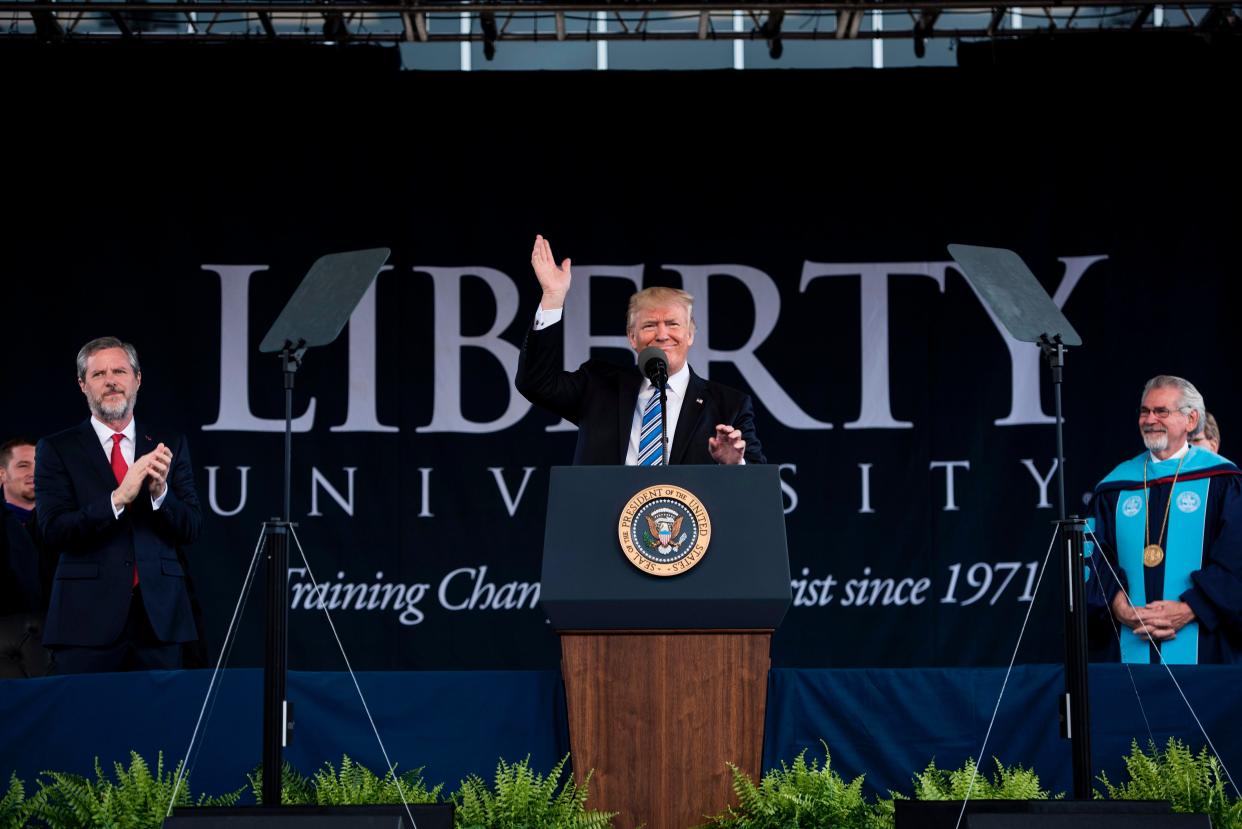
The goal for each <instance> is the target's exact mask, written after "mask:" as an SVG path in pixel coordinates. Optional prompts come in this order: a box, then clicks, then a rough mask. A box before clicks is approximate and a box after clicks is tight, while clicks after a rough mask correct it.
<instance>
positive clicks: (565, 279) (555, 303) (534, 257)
mask: <svg viewBox="0 0 1242 829" xmlns="http://www.w3.org/2000/svg"><path fill="white" fill-rule="evenodd" d="M569 265H570V262H569V260H568V259H566V260H565V261H564V262H562V263H561V265H560V267H557V264H556V259H555V258H554V257H553V256H552V246H551V245H549V244H548V240H547V239H545V238H543V237H542V236H536V237H535V247H534V249H533V250H531V252H530V266H531V267H532V268H534V269H535V277H536V278H537V279H538V280H539V285H540V287H542V288H543V299H542V300H541V301H540V303H539V307H541V308H544V309H546V310H552V309H555V308H563V307H564V306H565V295H566V294H568V293H569V283H570V282H571V281H573V274H571V273H570V270H569Z"/></svg>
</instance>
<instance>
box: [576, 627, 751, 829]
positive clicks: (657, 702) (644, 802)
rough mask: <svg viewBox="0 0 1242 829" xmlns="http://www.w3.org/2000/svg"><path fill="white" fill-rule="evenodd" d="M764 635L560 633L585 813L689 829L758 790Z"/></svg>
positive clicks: (626, 825)
mask: <svg viewBox="0 0 1242 829" xmlns="http://www.w3.org/2000/svg"><path fill="white" fill-rule="evenodd" d="M771 638H772V632H771V631H768V630H763V631H737V630H727V631H708V630H687V631H671V630H661V631H584V632H562V633H561V660H562V663H561V667H562V672H563V675H564V678H565V694H566V701H567V704H568V709H569V739H570V747H571V750H572V752H573V766H574V769H575V772H576V775H577V777H578V780H579V782H581V780H582V777H583V776H584V775H585V773H586V772H587V770H591V769H593V770H594V774H593V776H592V778H591V792H590V800H589V801H588V804H587V805H588V807H589V808H592V809H603V810H607V811H615V812H620V813H621V814H620V815H618V817H617V820H616V823H615V825H616V826H617V827H619V829H631V827H634V826H637V825H639V824H641V825H643V826H645V827H646V829H689V827H691V826H696V825H698V824H700V823H703V819H704V816H705V815H711V814H716V813H718V812H720V811H722V810H723V809H724V808H725V806H726V805H727V804H729V803H732V802H734V797H733V788H732V775H731V773H730V771H729V768H728V766H727V765H726V763H733V764H735V765H737V766H738V767H739V768H741V769H743V770H744V771H746V773H748V774H749V775H751V777H752V778H753V779H757V778H758V774H759V766H760V763H761V761H762V752H763V717H764V705H765V702H766V698H767V676H768V667H769V663H770V660H769V653H770V643H771Z"/></svg>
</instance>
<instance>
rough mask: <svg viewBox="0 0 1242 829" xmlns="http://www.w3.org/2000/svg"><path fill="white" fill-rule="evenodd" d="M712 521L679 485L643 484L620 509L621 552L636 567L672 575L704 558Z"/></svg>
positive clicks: (704, 509) (709, 538)
mask: <svg viewBox="0 0 1242 829" xmlns="http://www.w3.org/2000/svg"><path fill="white" fill-rule="evenodd" d="M711 537H712V524H711V519H710V518H709V517H708V515H707V509H706V508H705V507H704V506H703V503H702V502H701V501H699V499H698V498H696V497H695V496H694V493H692V492H689V491H688V490H685V489H682V488H681V487H677V486H672V485H666V484H661V485H659V486H649V487H644V488H643V489H642V490H640V491H639V492H637V493H635V494H634V497H633V498H631V499H630V500H629V502H627V503H626V505H625V508H624V509H622V510H621V519H620V521H618V522H617V538H618V539H619V540H620V542H621V552H623V553H624V554H625V557H626V558H627V559H628V560H629V562H630V564H633V565H634V566H635V567H637V568H638V569H639V570H642V571H643V572H644V573H650V574H651V575H653V576H675V575H677V574H678V573H684V572H686V571H687V570H689V569H690V568H691V567H693V566H695V565H696V564H698V563H699V562H700V561H702V560H703V555H704V554H705V553H706V552H707V544H708V542H710V541H711Z"/></svg>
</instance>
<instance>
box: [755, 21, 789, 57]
mask: <svg viewBox="0 0 1242 829" xmlns="http://www.w3.org/2000/svg"><path fill="white" fill-rule="evenodd" d="M784 22H785V12H784V11H783V10H781V9H773V10H772V11H770V12H768V18H767V20H764V21H763V25H762V26H760V27H759V34H760V35H762V36H763V39H764V40H766V41H767V42H768V56H769V57H771V58H772V60H778V59H779V58H780V56H781V55H783V54H784V53H785V45H784V44H783V43H781V24H782V23H784Z"/></svg>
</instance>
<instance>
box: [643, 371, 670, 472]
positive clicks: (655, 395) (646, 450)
mask: <svg viewBox="0 0 1242 829" xmlns="http://www.w3.org/2000/svg"><path fill="white" fill-rule="evenodd" d="M660 413H661V409H660V390H659V389H656V388H653V389H652V390H651V399H650V400H648V401H647V405H646V406H645V407H644V408H643V425H642V428H641V429H640V430H639V432H638V465H639V466H659V465H661V464H663V463H664V419H663V418H662V417H660Z"/></svg>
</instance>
